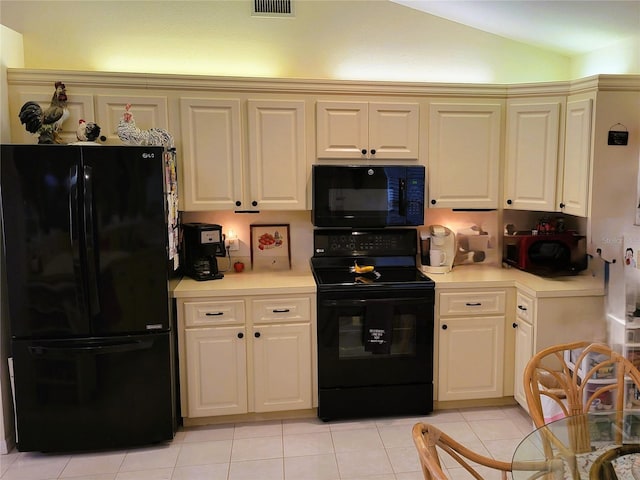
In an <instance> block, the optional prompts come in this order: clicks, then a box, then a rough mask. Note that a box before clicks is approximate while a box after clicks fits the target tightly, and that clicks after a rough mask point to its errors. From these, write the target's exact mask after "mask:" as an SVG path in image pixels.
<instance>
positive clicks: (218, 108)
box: [180, 98, 243, 211]
mask: <svg viewBox="0 0 640 480" xmlns="http://www.w3.org/2000/svg"><path fill="white" fill-rule="evenodd" d="M180 123H181V126H182V149H183V151H182V159H183V161H182V168H183V172H182V178H183V179H184V183H183V185H182V190H183V194H184V210H187V211H195V210H234V209H235V208H236V201H241V199H242V197H243V179H242V149H241V143H242V128H241V124H240V100H238V99H228V100H225V99H206V98H181V99H180Z"/></svg>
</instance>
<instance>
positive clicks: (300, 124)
mask: <svg viewBox="0 0 640 480" xmlns="http://www.w3.org/2000/svg"><path fill="white" fill-rule="evenodd" d="M248 106H249V173H248V177H249V184H250V187H251V188H250V190H249V194H248V195H247V196H245V204H244V205H243V207H242V208H241V209H242V210H254V209H255V210H260V209H268V210H304V209H305V207H306V194H305V192H306V183H307V158H306V146H305V145H306V140H305V121H304V102H303V101H286V100H249V103H248Z"/></svg>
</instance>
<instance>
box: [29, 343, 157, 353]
mask: <svg viewBox="0 0 640 480" xmlns="http://www.w3.org/2000/svg"><path fill="white" fill-rule="evenodd" d="M152 346H153V340H152V339H148V340H134V341H125V342H120V343H108V344H99V343H85V344H80V345H74V346H72V345H69V344H59V345H48V346H46V345H32V346H30V347H28V350H29V353H31V354H32V355H33V356H66V355H78V354H91V355H106V354H111V353H126V352H135V351H138V350H148V349H149V348H151V347H152Z"/></svg>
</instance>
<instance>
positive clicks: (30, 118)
mask: <svg viewBox="0 0 640 480" xmlns="http://www.w3.org/2000/svg"><path fill="white" fill-rule="evenodd" d="M18 116H19V117H20V123H22V124H23V125H24V127H25V129H26V130H27V132H29V133H33V134H36V135H38V143H63V142H62V139H61V138H60V135H59V134H58V132H59V131H60V128H61V127H62V123H63V122H64V121H65V120H66V119H67V118H69V110H68V109H67V88H66V87H65V85H64V83H62V82H56V83H55V91H54V92H53V97H52V98H51V104H50V105H49V107H48V108H46V109H44V110H43V109H42V107H41V106H40V105H39V104H38V103H36V102H27V103H25V104H24V105H23V106H22V108H21V109H20V113H19V114H18Z"/></svg>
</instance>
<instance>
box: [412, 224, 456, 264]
mask: <svg viewBox="0 0 640 480" xmlns="http://www.w3.org/2000/svg"><path fill="white" fill-rule="evenodd" d="M455 254H456V239H455V235H454V233H453V232H452V231H451V230H450V229H449V228H447V227H444V226H442V225H431V226H429V227H428V229H427V231H426V232H421V233H420V258H421V262H420V263H421V264H422V269H423V270H424V271H425V272H427V273H447V272H450V271H451V268H452V267H453V259H454V257H455Z"/></svg>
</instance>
